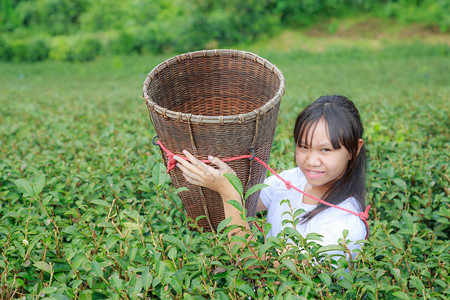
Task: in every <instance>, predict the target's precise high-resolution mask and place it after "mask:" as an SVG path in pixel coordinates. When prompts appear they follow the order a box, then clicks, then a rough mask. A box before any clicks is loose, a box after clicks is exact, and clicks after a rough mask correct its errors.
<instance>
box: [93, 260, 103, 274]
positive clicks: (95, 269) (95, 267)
mask: <svg viewBox="0 0 450 300" xmlns="http://www.w3.org/2000/svg"><path fill="white" fill-rule="evenodd" d="M91 267H92V273H94V275H95V276H97V277H103V270H102V267H101V266H100V264H99V263H98V262H97V261H95V260H93V261H92V262H91Z"/></svg>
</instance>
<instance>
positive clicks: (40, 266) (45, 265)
mask: <svg viewBox="0 0 450 300" xmlns="http://www.w3.org/2000/svg"><path fill="white" fill-rule="evenodd" d="M34 266H35V267H36V268H38V269H40V270H42V271H45V272H47V273H52V266H51V265H50V264H48V263H46V262H45V261H42V260H40V261H37V262H35V263H34Z"/></svg>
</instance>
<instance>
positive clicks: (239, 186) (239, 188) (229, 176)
mask: <svg viewBox="0 0 450 300" xmlns="http://www.w3.org/2000/svg"><path fill="white" fill-rule="evenodd" d="M223 176H225V177H226V178H227V179H228V181H229V182H230V183H231V185H232V186H233V188H234V189H235V190H236V191H237V192H238V193H239V195H240V196H241V197H242V195H243V194H244V187H243V186H242V182H241V180H240V179H239V178H238V177H237V176H236V175H234V174H231V173H227V174H224V175H223Z"/></svg>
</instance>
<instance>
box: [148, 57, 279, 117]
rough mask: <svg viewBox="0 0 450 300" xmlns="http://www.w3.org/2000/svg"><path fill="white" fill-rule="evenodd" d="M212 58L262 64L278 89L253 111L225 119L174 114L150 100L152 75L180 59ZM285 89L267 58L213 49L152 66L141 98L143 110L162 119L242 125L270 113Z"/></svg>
mask: <svg viewBox="0 0 450 300" xmlns="http://www.w3.org/2000/svg"><path fill="white" fill-rule="evenodd" d="M214 56H225V57H238V58H242V59H248V60H253V61H254V62H256V63H259V64H261V65H263V66H264V67H265V68H266V69H269V70H270V71H271V72H273V73H274V74H275V75H277V76H278V79H279V81H280V84H279V87H278V90H277V92H276V93H275V95H274V96H273V97H272V98H271V99H269V100H268V101H267V102H266V103H264V105H262V106H260V107H258V108H257V109H255V110H253V111H250V112H247V113H244V114H238V115H227V116H208V115H194V114H188V113H183V112H178V111H173V110H170V109H168V108H165V107H162V106H160V105H158V104H156V103H155V102H153V100H152V99H151V98H150V96H149V95H148V88H149V87H150V84H151V82H152V81H153V79H154V77H155V75H158V74H159V72H161V71H162V70H164V69H165V68H168V67H170V66H172V65H174V64H176V63H179V62H181V61H183V60H187V59H194V58H199V57H214ZM284 90H285V80H284V77H283V74H282V73H281V71H280V70H279V69H278V68H277V67H276V66H275V65H274V64H272V63H271V62H269V61H268V60H267V59H264V58H262V57H260V56H259V55H257V54H254V53H252V52H248V51H241V50H235V49H215V50H200V51H193V52H188V53H184V54H180V55H177V56H174V57H171V58H169V59H167V60H165V61H163V62H162V63H160V64H159V65H157V66H156V67H154V68H153V69H152V70H151V71H150V73H149V74H148V75H147V77H146V79H145V81H144V85H143V97H144V99H145V102H146V104H147V107H148V108H149V109H151V110H152V111H154V112H155V113H157V114H159V115H162V116H164V117H165V118H168V119H173V120H177V121H180V122H187V123H194V124H221V125H223V124H230V123H243V122H246V121H250V120H254V119H256V118H259V117H260V116H261V115H264V114H266V113H267V112H269V111H270V110H272V109H273V108H274V107H275V106H276V105H277V104H278V103H279V102H280V101H281V97H282V96H283V95H284Z"/></svg>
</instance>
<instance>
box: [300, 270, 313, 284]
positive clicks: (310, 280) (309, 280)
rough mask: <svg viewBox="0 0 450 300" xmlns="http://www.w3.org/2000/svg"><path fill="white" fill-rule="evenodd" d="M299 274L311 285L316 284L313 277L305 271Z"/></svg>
mask: <svg viewBox="0 0 450 300" xmlns="http://www.w3.org/2000/svg"><path fill="white" fill-rule="evenodd" d="M299 276H300V277H301V278H302V279H303V280H304V281H305V282H306V283H308V284H309V285H310V286H314V282H313V281H312V279H311V277H309V276H308V275H306V274H304V273H299Z"/></svg>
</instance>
